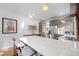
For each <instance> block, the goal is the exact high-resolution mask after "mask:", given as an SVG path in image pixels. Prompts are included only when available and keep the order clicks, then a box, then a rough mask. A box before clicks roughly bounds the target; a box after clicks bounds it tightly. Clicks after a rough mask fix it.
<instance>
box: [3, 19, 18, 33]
mask: <svg viewBox="0 0 79 59" xmlns="http://www.w3.org/2000/svg"><path fill="white" fill-rule="evenodd" d="M11 33H17V20H15V19H10V18H2V34H11Z"/></svg>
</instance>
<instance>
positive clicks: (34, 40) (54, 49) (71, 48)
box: [20, 36, 79, 56]
mask: <svg viewBox="0 0 79 59" xmlns="http://www.w3.org/2000/svg"><path fill="white" fill-rule="evenodd" d="M20 40H21V41H22V42H24V43H25V44H27V45H28V46H30V47H31V48H33V49H34V50H36V51H37V52H38V53H40V54H42V55H43V56H79V48H77V47H75V43H76V42H75V41H64V40H55V39H50V38H45V37H39V36H25V37H21V38H20Z"/></svg>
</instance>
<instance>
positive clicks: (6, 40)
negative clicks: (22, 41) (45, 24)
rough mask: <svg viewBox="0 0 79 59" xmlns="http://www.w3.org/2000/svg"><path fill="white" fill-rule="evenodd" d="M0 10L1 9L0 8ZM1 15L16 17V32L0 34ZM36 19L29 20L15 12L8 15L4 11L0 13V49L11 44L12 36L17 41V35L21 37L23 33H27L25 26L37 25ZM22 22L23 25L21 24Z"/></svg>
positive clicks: (0, 28)
mask: <svg viewBox="0 0 79 59" xmlns="http://www.w3.org/2000/svg"><path fill="white" fill-rule="evenodd" d="M0 12H1V10H0ZM2 17H7V18H12V19H16V20H17V21H18V24H17V25H18V26H17V27H18V28H17V33H15V34H2ZM37 22H38V21H36V20H35V21H34V20H33V21H31V19H28V18H26V17H20V16H15V14H12V13H10V14H9V15H8V14H7V15H6V13H4V12H3V13H2V14H1V13H0V49H4V48H7V47H9V46H12V45H13V41H12V38H13V37H15V38H16V39H17V41H18V39H19V37H22V36H23V34H27V28H28V27H27V26H28V25H37ZM23 23H24V25H23Z"/></svg>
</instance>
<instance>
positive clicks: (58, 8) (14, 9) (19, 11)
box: [0, 3, 70, 19]
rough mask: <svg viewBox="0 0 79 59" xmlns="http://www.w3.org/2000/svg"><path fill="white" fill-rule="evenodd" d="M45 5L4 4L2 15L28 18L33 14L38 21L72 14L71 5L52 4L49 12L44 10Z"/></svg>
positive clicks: (0, 11)
mask: <svg viewBox="0 0 79 59" xmlns="http://www.w3.org/2000/svg"><path fill="white" fill-rule="evenodd" d="M43 5H44V4H42V3H16V4H15V3H7V4H6V3H4V4H0V15H1V14H2V13H4V14H6V15H8V14H13V15H15V16H19V17H21V16H23V17H28V16H29V15H32V14H33V15H34V17H36V19H43V18H50V17H53V16H60V15H64V14H69V13H70V4H69V3H65V4H64V3H57V4H55V3H54V4H53V3H50V4H48V5H49V10H48V11H47V12H44V11H43V10H42V6H43Z"/></svg>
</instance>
